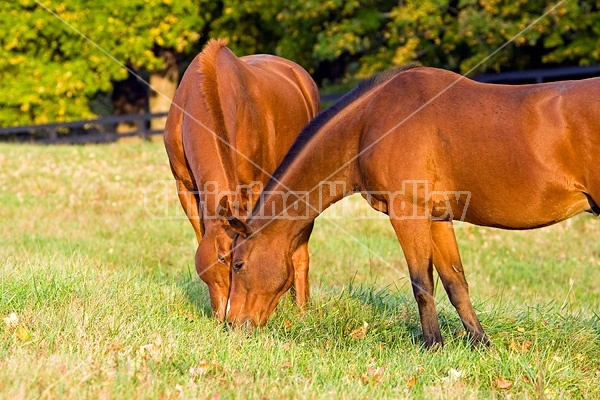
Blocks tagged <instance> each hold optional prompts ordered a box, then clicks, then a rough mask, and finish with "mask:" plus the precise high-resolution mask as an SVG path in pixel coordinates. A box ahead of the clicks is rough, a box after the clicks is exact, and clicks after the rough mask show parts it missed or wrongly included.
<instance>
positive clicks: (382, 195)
mask: <svg viewBox="0 0 600 400" xmlns="http://www.w3.org/2000/svg"><path fill="white" fill-rule="evenodd" d="M599 93H600V78H594V79H588V80H583V81H570V82H556V83H545V84H538V85H528V86H505V85H490V84H482V83H477V82H474V81H471V80H468V79H466V78H463V77H461V76H459V75H456V74H454V73H452V72H448V71H444V70H439V69H434V68H423V67H408V68H400V69H394V70H390V71H387V72H385V73H382V74H379V75H376V76H374V77H372V78H371V79H369V80H367V81H365V82H363V83H361V84H360V85H359V86H358V87H357V88H356V89H354V90H353V91H352V92H350V93H349V94H348V95H346V96H345V97H344V98H342V99H341V100H340V101H339V102H338V103H337V104H335V105H334V106H333V107H332V108H331V109H328V110H326V111H325V112H323V113H321V114H320V115H319V116H317V118H315V119H314V120H313V121H312V122H311V123H310V124H309V125H308V126H307V127H306V128H305V129H304V130H303V131H302V133H301V134H300V135H299V137H298V139H297V140H296V142H295V143H294V145H293V146H292V148H291V150H290V152H289V153H288V154H287V155H286V157H285V158H284V160H283V162H282V164H281V165H280V166H279V167H278V169H277V171H276V173H275V175H274V176H275V178H274V180H272V181H271V182H270V183H269V184H268V185H267V188H266V189H265V193H264V194H263V195H261V199H260V200H259V202H258V203H257V204H256V206H255V208H254V209H253V211H252V214H251V215H250V216H249V217H248V219H247V220H246V221H245V222H241V221H230V224H231V226H232V227H233V228H234V229H235V230H236V232H237V233H238V236H236V238H235V240H234V247H233V255H232V283H231V292H230V298H229V301H230V309H229V312H228V313H227V321H229V322H230V323H232V324H233V325H240V324H246V323H247V324H249V325H254V326H257V325H262V324H264V323H265V322H266V321H267V319H268V317H269V316H270V314H271V313H272V312H273V310H274V308H275V306H276V304H277V302H278V299H279V298H280V296H281V295H282V294H283V293H284V292H285V291H286V290H287V289H288V288H289V287H290V285H291V283H292V281H293V268H292V262H291V257H290V255H291V254H292V251H291V250H292V249H293V248H294V246H296V243H297V242H298V240H300V238H301V237H302V236H301V232H303V230H304V229H305V228H306V226H308V225H309V224H311V223H312V222H313V220H314V219H315V218H316V217H317V216H318V215H319V212H321V211H323V210H324V209H325V208H326V207H328V206H329V205H331V204H332V203H334V202H336V201H338V200H340V199H341V198H342V197H344V196H346V195H348V194H350V193H353V192H361V193H363V195H364V196H365V197H366V198H367V199H368V200H369V202H370V204H371V205H372V206H373V207H374V208H376V209H377V210H379V211H382V212H385V213H387V214H388V215H389V216H390V222H391V224H392V226H393V228H394V230H395V233H396V235H397V237H398V241H399V242H400V245H401V247H402V249H403V252H404V255H405V258H406V261H407V263H408V269H409V273H410V278H411V283H412V288H413V292H414V295H415V298H416V300H417V303H418V307H419V314H420V318H421V326H422V328H423V333H424V337H425V344H426V345H427V346H432V345H435V344H442V337H441V333H440V329H439V325H438V319H437V314H436V309H435V304H434V298H433V277H432V274H433V272H432V270H433V266H434V265H435V267H436V269H437V271H438V274H439V276H440V278H441V281H442V283H443V285H444V287H445V289H446V292H447V294H448V296H449V298H450V300H451V302H452V304H453V305H454V307H455V308H456V310H457V311H458V314H459V315H460V318H461V320H462V322H463V324H464V326H465V328H466V330H467V332H468V333H469V335H470V337H471V338H472V339H473V340H474V341H475V342H483V343H487V342H488V339H487V337H486V335H485V333H484V331H483V329H482V327H481V325H480V323H479V321H478V319H477V316H476V315H475V311H474V310H473V306H472V305H471V301H470V299H469V295H468V290H467V282H466V280H465V276H464V273H463V267H462V263H461V259H460V255H459V252H458V248H457V243H456V238H455V236H454V231H453V227H452V220H453V219H457V220H458V219H461V220H464V221H467V222H470V223H472V224H476V225H482V226H490V227H498V228H504V229H531V228H537V227H542V226H546V225H550V224H554V223H556V222H558V221H561V220H564V219H566V218H569V217H571V216H573V215H575V214H577V213H580V212H582V211H588V212H592V213H595V214H598V213H599V212H600V209H599V207H598V202H599V201H600V173H599V168H600V151H599V150H600V112H599V110H600V96H599V95H598V94H599ZM286 188H291V189H292V190H293V191H294V192H295V195H294V196H290V193H289V190H288V189H286ZM282 194H283V195H282ZM303 202H308V203H309V204H310V207H298V205H299V204H300V205H301V204H302V203H303ZM265 213H266V214H265ZM280 215H283V217H282V216H280Z"/></svg>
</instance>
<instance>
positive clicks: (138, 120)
mask: <svg viewBox="0 0 600 400" xmlns="http://www.w3.org/2000/svg"><path fill="white" fill-rule="evenodd" d="M167 114H168V113H166V112H164V113H156V114H129V115H115V116H109V117H102V118H98V119H93V120H83V121H71V122H55V123H51V124H42V125H27V126H15V127H10V128H0V140H1V141H12V142H36V143H44V144H78V143H107V142H114V141H116V140H118V139H121V138H126V137H134V136H138V137H141V138H147V137H149V136H151V135H157V134H162V133H163V130H162V129H154V130H153V129H150V122H151V121H152V120H153V119H158V118H164V117H166V116H167ZM124 125H126V126H127V132H117V127H118V126H124Z"/></svg>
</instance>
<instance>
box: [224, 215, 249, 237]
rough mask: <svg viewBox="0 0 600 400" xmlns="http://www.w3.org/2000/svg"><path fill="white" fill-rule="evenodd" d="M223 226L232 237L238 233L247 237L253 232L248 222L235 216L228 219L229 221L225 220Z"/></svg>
mask: <svg viewBox="0 0 600 400" xmlns="http://www.w3.org/2000/svg"><path fill="white" fill-rule="evenodd" d="M223 227H224V228H225V230H226V231H228V233H229V235H230V236H231V237H233V236H234V235H235V234H238V235H240V236H241V237H243V238H244V239H245V238H247V237H248V236H250V235H251V234H252V232H251V230H250V227H249V226H248V224H246V223H245V222H244V221H242V220H241V219H237V218H235V217H233V218H231V219H228V220H227V222H223Z"/></svg>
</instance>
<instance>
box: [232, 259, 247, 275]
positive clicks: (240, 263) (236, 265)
mask: <svg viewBox="0 0 600 400" xmlns="http://www.w3.org/2000/svg"><path fill="white" fill-rule="evenodd" d="M243 266H244V262H243V261H238V262H236V263H234V264H233V270H234V271H235V272H239V271H240V270H241V269H242V267H243Z"/></svg>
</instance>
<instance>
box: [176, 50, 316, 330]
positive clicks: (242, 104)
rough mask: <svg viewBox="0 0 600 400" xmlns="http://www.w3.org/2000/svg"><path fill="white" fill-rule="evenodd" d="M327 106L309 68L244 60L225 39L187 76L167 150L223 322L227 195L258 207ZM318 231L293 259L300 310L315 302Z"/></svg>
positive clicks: (201, 268) (261, 58)
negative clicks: (259, 194)
mask: <svg viewBox="0 0 600 400" xmlns="http://www.w3.org/2000/svg"><path fill="white" fill-rule="evenodd" d="M319 107H320V106H319V93H318V90H317V87H316V85H315V83H314V81H313V80H312V79H311V77H310V75H309V74H308V73H307V72H306V71H305V70H304V69H302V67H300V66H299V65H297V64H295V63H293V62H291V61H288V60H285V59H282V58H280V57H276V56H272V55H251V56H245V57H241V58H237V57H236V56H235V55H234V54H233V53H232V52H231V51H230V50H229V49H228V48H227V47H226V46H225V42H224V41H222V40H219V41H217V40H212V41H210V42H209V43H208V44H207V45H206V47H205V48H204V50H203V51H202V52H201V53H200V54H199V55H198V56H197V57H196V58H195V59H194V60H193V61H192V63H191V65H190V66H189V67H188V69H187V71H186V73H185V74H184V76H183V79H182V81H181V84H180V86H179V88H178V89H177V92H176V94H175V98H174V99H173V104H172V106H171V110H170V111H169V116H168V118H167V123H166V128H165V137H164V139H165V147H166V150H167V154H168V156H169V161H170V164H171V170H172V172H173V175H174V177H175V180H176V181H177V188H178V194H179V199H180V201H181V205H182V207H183V209H184V211H185V213H186V214H187V216H188V218H189V220H190V222H191V224H192V226H193V228H194V231H195V233H196V237H197V239H198V244H199V245H198V249H197V251H196V259H195V263H196V270H197V272H198V274H199V275H200V277H201V279H202V280H203V281H204V282H205V283H206V284H207V285H208V289H209V293H210V301H211V306H212V309H213V311H214V314H215V316H216V317H217V318H221V319H222V318H223V317H224V315H225V309H226V304H227V298H228V295H229V275H230V271H229V265H230V257H229V253H230V250H231V240H232V239H231V237H230V236H229V235H228V233H227V232H228V231H227V230H226V229H225V228H226V227H227V221H226V220H224V219H222V218H221V217H220V212H219V210H220V209H221V208H223V207H226V204H225V203H224V201H225V200H228V201H231V200H232V199H231V198H230V197H231V196H229V197H227V198H223V197H222V194H223V193H238V188H239V187H240V186H241V187H244V188H246V189H247V190H246V191H244V192H242V193H240V196H242V198H241V199H240V198H237V200H238V201H240V203H242V205H245V206H246V207H248V206H251V205H252V196H251V194H252V192H253V191H258V190H261V189H262V188H261V187H260V186H261V184H264V183H266V182H267V181H268V179H269V178H270V176H271V175H270V174H271V173H272V172H273V171H274V170H275V167H276V166H277V165H278V163H279V162H280V161H281V160H282V158H283V157H284V155H285V153H286V152H287V150H288V149H289V147H290V146H291V145H292V143H293V141H294V139H295V138H296V136H297V134H298V133H299V132H300V130H301V129H302V127H304V126H305V125H306V124H307V123H308V122H309V121H310V120H311V119H312V118H313V117H314V116H315V115H316V114H317V113H318V112H319ZM227 208H228V206H227V207H226V209H227ZM242 208H243V207H242ZM242 211H243V209H242ZM310 229H311V227H309V228H308V229H307V230H306V232H305V238H304V239H303V240H301V241H299V242H298V245H297V247H296V249H295V252H294V256H293V258H294V262H295V264H294V266H295V268H296V279H295V281H294V282H295V288H296V301H297V303H298V304H299V305H300V306H302V305H303V304H304V303H305V302H306V300H307V297H308V249H307V242H308V236H309V235H310Z"/></svg>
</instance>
